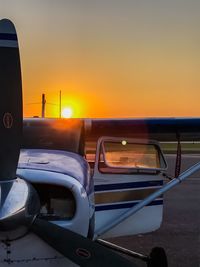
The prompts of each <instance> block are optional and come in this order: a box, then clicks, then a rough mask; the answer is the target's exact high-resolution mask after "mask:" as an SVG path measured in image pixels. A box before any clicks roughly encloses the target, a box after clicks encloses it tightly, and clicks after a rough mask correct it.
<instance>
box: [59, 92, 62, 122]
mask: <svg viewBox="0 0 200 267" xmlns="http://www.w3.org/2000/svg"><path fill="white" fill-rule="evenodd" d="M61 97H62V96H61V90H60V95H59V118H61V106H62V103H61Z"/></svg>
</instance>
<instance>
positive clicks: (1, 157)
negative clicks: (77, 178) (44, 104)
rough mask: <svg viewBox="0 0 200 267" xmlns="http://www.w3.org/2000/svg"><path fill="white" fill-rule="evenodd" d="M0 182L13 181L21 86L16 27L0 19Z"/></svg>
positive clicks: (17, 146)
mask: <svg viewBox="0 0 200 267" xmlns="http://www.w3.org/2000/svg"><path fill="white" fill-rule="evenodd" d="M0 94H1V96H0V148H1V149H0V181H6V180H12V179H15V178H16V169H17V164H18V159H19V153H20V144H21V138H22V123H23V118H22V83H21V69H20V58H19V48H18V41H17V34H16V31H15V27H14V25H13V24H12V22H11V21H9V20H7V19H2V20H0Z"/></svg>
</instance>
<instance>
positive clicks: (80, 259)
mask: <svg viewBox="0 0 200 267" xmlns="http://www.w3.org/2000/svg"><path fill="white" fill-rule="evenodd" d="M31 230H32V231H33V232H34V233H35V234H37V235H38V236H39V237H40V238H42V239H43V240H45V241H46V242H47V243H48V244H49V245H51V247H53V248H54V249H56V250H57V251H58V252H60V253H61V254H62V255H64V256H65V257H67V258H68V259H70V260H71V261H73V262H74V263H76V264H78V265H80V266H82V267H86V266H87V267H92V266H95V267H102V266H104V267H110V266H116V267H118V266H119V267H122V266H123V267H134V266H135V267H136V265H135V264H133V263H131V262H130V261H129V260H127V259H126V258H124V257H122V256H120V255H119V254H117V253H115V252H113V251H111V250H110V249H108V248H105V247H104V246H102V245H100V244H98V243H96V242H95V241H92V240H90V239H88V238H86V237H83V236H81V235H79V234H77V233H74V232H72V231H70V230H68V229H66V228H63V227H60V226H58V225H56V224H53V223H51V222H48V221H45V220H41V219H38V218H36V219H35V221H34V223H33V225H32V226H31Z"/></svg>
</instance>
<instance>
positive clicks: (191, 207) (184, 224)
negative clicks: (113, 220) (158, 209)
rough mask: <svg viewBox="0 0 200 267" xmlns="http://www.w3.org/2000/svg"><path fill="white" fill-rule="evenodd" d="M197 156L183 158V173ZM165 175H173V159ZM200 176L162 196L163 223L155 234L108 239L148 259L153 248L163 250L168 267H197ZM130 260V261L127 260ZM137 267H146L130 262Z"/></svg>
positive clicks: (199, 263) (199, 266)
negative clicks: (161, 248)
mask: <svg viewBox="0 0 200 267" xmlns="http://www.w3.org/2000/svg"><path fill="white" fill-rule="evenodd" d="M199 159H200V155H183V158H182V168H181V171H184V170H185V169H187V168H188V167H189V166H191V165H193V164H195V163H196V162H198V160H199ZM167 162H168V165H169V168H168V173H169V174H170V175H173V171H174V162H175V156H174V155H168V156H167ZM199 191H200V172H198V173H196V174H194V175H192V176H191V177H189V178H188V179H187V180H185V181H183V182H182V183H181V184H180V185H177V186H176V187H175V188H173V189H172V190H171V191H169V192H168V193H166V194H165V196H164V215H163V223H162V226H161V228H160V229H159V230H157V231H155V232H153V233H149V234H140V235H137V236H128V237H120V238H113V239H109V241H111V242H113V243H116V244H118V245H120V246H123V247H125V248H128V249H130V250H133V251H137V252H140V253H144V254H146V255H149V253H150V251H151V249H152V248H153V247H156V246H159V247H163V248H164V249H165V251H166V254H167V257H168V264H169V267H200V192H199ZM131 260H132V259H131ZM133 262H135V263H137V265H138V267H145V266H146V263H144V262H142V261H140V260H135V259H134V260H133ZM160 267H162V266H160Z"/></svg>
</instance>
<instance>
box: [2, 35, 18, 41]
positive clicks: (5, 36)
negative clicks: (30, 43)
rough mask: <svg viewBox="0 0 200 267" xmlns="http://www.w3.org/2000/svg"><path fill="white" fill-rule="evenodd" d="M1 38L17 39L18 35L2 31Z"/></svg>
mask: <svg viewBox="0 0 200 267" xmlns="http://www.w3.org/2000/svg"><path fill="white" fill-rule="evenodd" d="M0 40H7V41H17V35H16V34H13V33H0Z"/></svg>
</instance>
